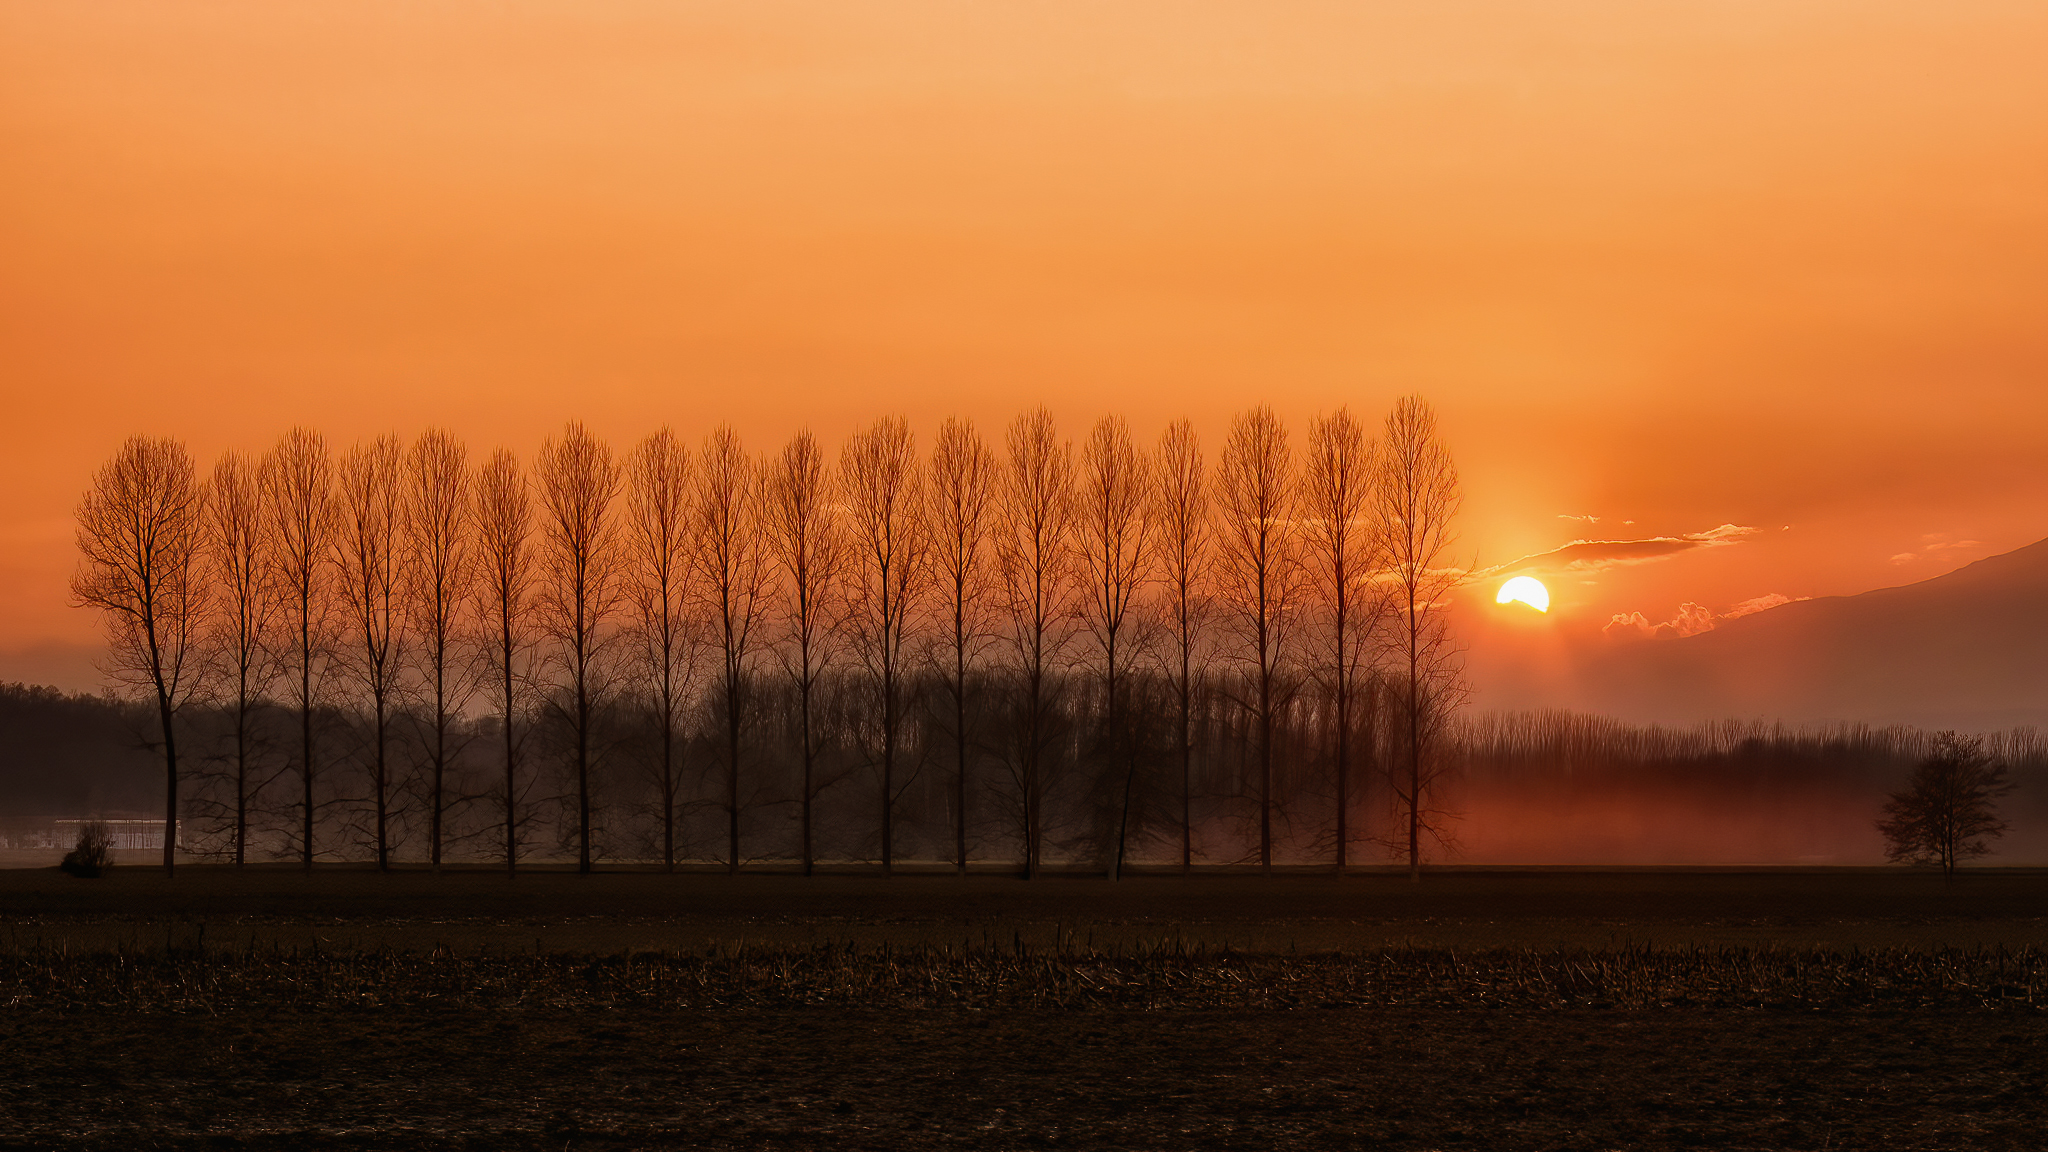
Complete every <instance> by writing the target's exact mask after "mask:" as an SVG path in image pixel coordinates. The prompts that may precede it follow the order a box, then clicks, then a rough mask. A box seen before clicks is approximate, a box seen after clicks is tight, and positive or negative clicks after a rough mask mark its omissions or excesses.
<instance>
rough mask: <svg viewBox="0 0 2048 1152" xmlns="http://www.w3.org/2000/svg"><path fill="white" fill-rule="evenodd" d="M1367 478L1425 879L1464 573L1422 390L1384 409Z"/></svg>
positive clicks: (1450, 476)
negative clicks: (1455, 563) (1453, 617)
mask: <svg viewBox="0 0 2048 1152" xmlns="http://www.w3.org/2000/svg"><path fill="white" fill-rule="evenodd" d="M1374 480H1375V483H1374V485H1373V496H1374V501H1373V514H1374V515H1373V519H1374V529H1375V532H1376V534H1377V535H1378V537H1379V541H1380V546H1381V547H1382V548H1383V549H1384V562H1385V564H1386V565H1387V569H1386V579H1387V581H1388V586H1389V589H1390V591H1391V592H1392V601H1393V602H1392V605H1391V610H1390V615H1391V617H1392V619H1391V621H1390V623H1391V625H1392V631H1393V648H1394V659H1395V660H1396V661H1397V662H1398V664H1399V675H1400V677H1401V683H1400V684H1399V685H1398V686H1397V687H1398V689H1399V694H1400V696H1401V714H1400V718H1399V721H1400V727H1401V737H1402V747H1401V756H1400V763H1399V765H1398V766H1395V767H1396V770H1395V771H1394V772H1393V773H1391V775H1392V780H1391V781H1390V783H1391V784H1392V791H1393V794H1394V799H1395V801H1396V803H1398V804H1400V805H1401V808H1402V815H1403V816H1404V817H1405V823H1406V824H1407V829H1406V831H1407V848H1408V875H1409V878H1410V879H1415V880H1419V879H1421V878H1422V833H1423V832H1424V831H1429V832H1431V833H1432V834H1433V835H1435V836H1436V837H1437V838H1438V839H1439V840H1442V839H1443V838H1444V837H1445V836H1446V835H1447V829H1445V828H1444V827H1443V826H1442V824H1441V823H1440V818H1441V817H1442V815H1443V814H1442V813H1440V812H1438V811H1437V810H1436V809H1435V808H1434V807H1433V806H1432V803H1431V798H1432V796H1433V794H1434V792H1435V785H1436V781H1437V778H1438V776H1439V775H1440V774H1441V770H1442V757H1441V745H1442V743H1443V739H1442V737H1443V736H1444V733H1445V730H1446V728H1447V727H1448V725H1449V723H1450V717H1451V713H1452V712H1453V711H1454V710H1455V709H1456V707H1457V705H1458V704H1459V703H1460V702H1461V701H1462V700H1463V698H1464V687H1463V682H1462V680H1461V678H1460V672H1461V668H1460V664H1459V653H1458V649H1457V645H1456V644H1455V643H1453V641H1452V639H1451V634H1450V627H1449V621H1448V620H1447V618H1446V613H1447V611H1448V609H1449V602H1448V601H1449V597H1450V594H1451V592H1452V590H1453V589H1454V588H1456V587H1457V585H1458V582H1459V580H1460V579H1461V578H1462V577H1463V573H1462V572H1459V571H1457V570H1456V569H1453V568H1451V567H1449V566H1448V565H1447V564H1446V563H1445V557H1446V554H1447V553H1448V552H1449V551H1450V547H1451V544H1452V543H1453V541H1454V539H1455V537H1454V536H1453V535H1452V531H1451V521H1452V519H1453V518H1454V517H1456V515H1457V513H1458V505H1459V502H1460V499H1461V498H1460V495H1459V492H1458V469H1457V466H1456V465H1455V464H1453V463H1452V461H1451V454H1450V451H1449V450H1448V449H1446V448H1445V447H1444V444H1443V441H1442V440H1441V439H1439V438H1438V436H1437V430H1436V415H1435V414H1434V413H1433V412H1431V411H1430V408H1429V405H1428V404H1427V403H1425V402H1424V401H1423V399H1422V398H1421V397H1420V396H1407V397H1403V398H1402V399H1400V400H1398V401H1396V402H1395V404H1394V408H1393V411H1391V412H1389V413H1388V414H1387V426H1386V431H1385V432H1384V433H1383V434H1382V436H1381V438H1380V452H1379V455H1378V468H1377V469H1376V475H1375V477H1374Z"/></svg>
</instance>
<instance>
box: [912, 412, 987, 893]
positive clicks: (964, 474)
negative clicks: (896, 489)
mask: <svg viewBox="0 0 2048 1152" xmlns="http://www.w3.org/2000/svg"><path fill="white" fill-rule="evenodd" d="M999 478H1000V474H999V473H998V471H997V464H996V455H995V453H994V452H992V451H990V450H989V446H988V444H987V442H986V441H984V440H983V439H982V438H981V436H980V434H979V433H977V432H976V431H975V430H974V425H973V424H972V423H970V422H969V421H966V420H961V419H958V418H955V417H948V418H947V420H946V422H945V423H943V424H941V425H940V426H939V436H938V441H937V443H935V444H934V445H933V447H932V462H931V482H930V483H929V484H928V485H927V486H926V487H925V501H926V506H927V507H926V513H925V524H926V538H927V539H928V540H929V541H930V549H931V559H932V578H933V583H934V585H935V586H936V590H937V593H938V595H940V596H942V597H944V604H943V607H942V609H941V611H942V614H943V617H944V627H945V628H946V636H945V639H944V641H943V642H942V643H943V646H944V649H945V657H946V663H948V664H949V665H950V667H948V668H946V669H945V674H946V686H947V690H948V691H949V693H950V694H951V696H952V704H953V753H954V768H953V864H954V867H955V869H957V870H958V871H959V872H960V873H961V874H962V875H965V874H966V872H967V750H968V747H969V744H970V738H969V733H968V730H967V702H968V701H967V691H968V688H967V684H968V680H967V669H968V663H969V661H971V660H973V659H974V658H975V655H976V649H977V648H978V647H979V645H980V644H981V642H982V637H983V635H984V632H985V630H986V628H987V621H986V619H985V618H984V617H985V614H986V611H987V604H986V603H985V601H986V599H987V595H988V572H987V568H988V556H987V553H988V544H989V529H990V521H991V520H992V519H993V517H994V506H995V499H996V492H997V484H998V481H999Z"/></svg>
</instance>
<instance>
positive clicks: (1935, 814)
mask: <svg viewBox="0 0 2048 1152" xmlns="http://www.w3.org/2000/svg"><path fill="white" fill-rule="evenodd" d="M2012 790H2013V785H2012V783H2011V782H2010V781H2008V780H2007V779H2006V767H2005V764H2004V762H2003V761H2000V760H1998V759H1996V758H1994V757H1992V756H1990V755H1989V754H1987V753H1986V752H1985V751H1984V740H1983V737H1981V736H1960V735H1957V734H1956V733H1954V732H1939V733H1936V734H1935V737H1934V747H1933V748H1932V750H1930V751H1929V753H1928V755H1927V756H1926V758H1925V759H1923V760H1921V761H1920V763H1919V764H1917V765H1915V766H1914V768H1913V774H1912V776H1911V777H1909V778H1908V779H1907V781H1906V788H1905V791H1903V792H1894V793H1892V795H1891V798H1890V799H1889V800H1887V801H1886V802H1885V806H1884V819H1882V820H1880V821H1878V824H1877V830H1878V831H1879V832H1881V833H1883V834H1884V843H1885V856H1886V857H1887V858H1889V859H1891V860H1892V861H1894V862H1901V861H1903V862H1906V863H1912V864H1938V865H1940V866H1941V874H1942V876H1944V877H1953V876H1954V875H1955V871H1956V868H1957V867H1958V866H1959V865H1960V864H1961V863H1962V862H1963V861H1964V860H1968V859H1970V858H1972V857H1976V856H1983V855H1986V854H1988V853H1989V852H1990V851H1991V842H1992V841H1994V840H1996V839H1998V838H1999V837H2000V836H2002V835H2004V834H2005V831H2006V826H2005V822H2004V821H2002V820H2000V819H1999V818H1998V805H1997V800H1998V798H1999V797H2001V796H2003V795H2005V794H2006V793H2008V792H2011V791H2012Z"/></svg>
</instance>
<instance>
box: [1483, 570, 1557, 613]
mask: <svg viewBox="0 0 2048 1152" xmlns="http://www.w3.org/2000/svg"><path fill="white" fill-rule="evenodd" d="M1518 600H1519V601H1521V602H1522V603H1524V604H1527V605H1528V606H1529V607H1531V608H1534V609H1535V610H1537V611H1538V612H1548V611H1550V589H1548V588H1545V587H1544V586H1543V581H1541V580H1538V579H1536V578H1535V577H1534V576H1516V577H1514V578H1513V579H1511V580H1509V581H1508V582H1507V583H1505V584H1502V585H1501V586H1500V593H1499V594H1498V595H1496V596H1495V597H1494V598H1493V602H1494V603H1496V604H1512V603H1514V602H1515V601H1518Z"/></svg>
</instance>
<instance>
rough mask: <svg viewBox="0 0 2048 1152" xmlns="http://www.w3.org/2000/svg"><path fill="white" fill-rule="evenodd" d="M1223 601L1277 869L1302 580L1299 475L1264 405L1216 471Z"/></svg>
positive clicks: (1265, 857)
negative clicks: (1284, 717) (1245, 681)
mask: <svg viewBox="0 0 2048 1152" xmlns="http://www.w3.org/2000/svg"><path fill="white" fill-rule="evenodd" d="M1216 501H1217V506H1218V509H1219V510H1220V512H1221V513H1222V523H1221V524H1220V526H1219V527H1220V530H1221V532H1222V538H1223V543H1224V547H1223V549H1222V554H1221V556H1220V557H1219V559H1220V560H1221V561H1222V563H1221V565H1220V567H1221V569H1222V575H1223V578H1224V581H1225V587H1226V590H1227V591H1226V596H1225V602H1226V604H1227V607H1228V610H1229V612H1230V614H1231V616H1232V618H1233V623H1234V624H1235V626H1236V629H1237V631H1238V633H1239V638H1240V640H1241V642H1242V643H1243V644H1244V645H1245V651H1244V653H1243V655H1244V656H1245V657H1247V658H1248V660H1249V664H1250V668H1249V673H1250V678H1251V685H1250V689H1251V691H1250V699H1249V700H1248V701H1247V703H1248V704H1249V705H1250V708H1251V711H1252V718H1253V723H1254V724H1255V725H1256V727H1257V731H1258V773H1259V779H1258V791H1259V867H1260V868H1262V869H1265V870H1266V871H1268V872H1270V871H1271V870H1272V868H1273V732H1274V728H1275V727H1276V725H1277V721H1278V718H1279V714H1280V708H1281V705H1282V703H1283V699H1282V695H1283V692H1284V690H1285V685H1283V684H1282V683H1281V661H1282V659H1283V657H1284V654H1285V649H1286V642H1287V640H1288V639H1289V635H1288V628H1287V624H1288V613H1289V610H1290V609H1291V608H1292V607H1293V604H1292V601H1293V599H1294V593H1295V583H1296V579H1297V576H1298V571H1297V566H1296V562H1297V559H1298V557H1297V554H1296V541H1295V539H1294V525H1293V523H1292V520H1291V518H1292V516H1293V515H1294V476H1293V470H1292V460H1291V455H1290V452H1289V450H1288V446H1287V430H1286V429H1285V428H1284V427H1282V426H1281V424H1280V420H1279V418H1278V417H1277V416H1275V415H1274V414H1273V411H1272V409H1270V408H1267V407H1265V406H1263V405H1262V406H1260V407H1257V408H1254V409H1252V410H1251V411H1249V412H1246V413H1244V414H1243V415H1241V416H1239V417H1238V418H1237V419H1236V420H1235V421H1234V422H1232V424H1231V428H1230V439H1229V441H1228V442H1227V443H1226V444H1225V445H1224V449H1223V458H1222V461H1221V463H1220V464H1219V465H1218V467H1217V475H1216Z"/></svg>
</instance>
